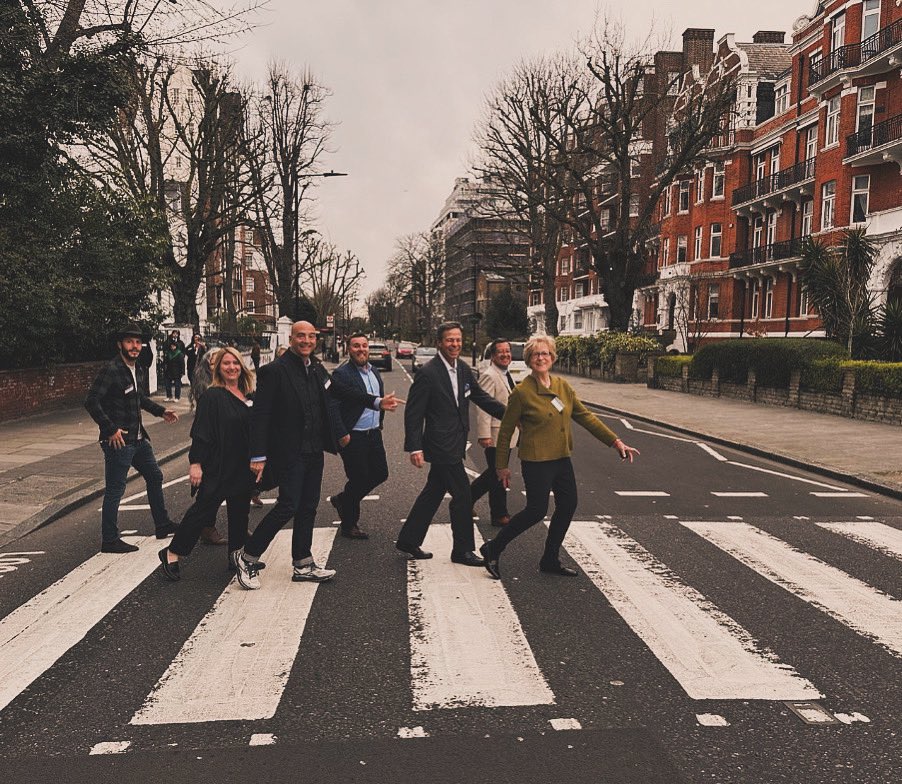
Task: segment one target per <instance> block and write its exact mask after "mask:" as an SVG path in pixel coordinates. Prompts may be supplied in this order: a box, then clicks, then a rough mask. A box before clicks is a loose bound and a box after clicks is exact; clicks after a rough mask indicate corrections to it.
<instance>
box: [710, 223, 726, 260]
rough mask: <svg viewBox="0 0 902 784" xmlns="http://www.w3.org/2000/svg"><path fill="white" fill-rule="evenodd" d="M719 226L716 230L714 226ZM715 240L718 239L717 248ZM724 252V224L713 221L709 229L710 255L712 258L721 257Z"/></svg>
mask: <svg viewBox="0 0 902 784" xmlns="http://www.w3.org/2000/svg"><path fill="white" fill-rule="evenodd" d="M715 226H717V230H716V231H715V229H714V227H715ZM714 240H717V248H715V247H714ZM721 253H723V224H722V223H716V222H715V223H712V224H711V229H710V231H709V239H708V256H709V258H712V259H719V258H720V256H721Z"/></svg>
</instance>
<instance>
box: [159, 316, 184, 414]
mask: <svg viewBox="0 0 902 784" xmlns="http://www.w3.org/2000/svg"><path fill="white" fill-rule="evenodd" d="M185 359H186V357H185V344H184V343H183V342H182V340H181V339H180V338H179V331H178V330H177V329H174V330H172V332H170V333H169V339H168V340H167V341H166V345H165V347H164V348H163V373H164V374H165V376H166V400H167V402H168V401H171V400H180V399H181V397H182V376H184V375H185Z"/></svg>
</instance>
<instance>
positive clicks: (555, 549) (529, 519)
mask: <svg viewBox="0 0 902 784" xmlns="http://www.w3.org/2000/svg"><path fill="white" fill-rule="evenodd" d="M523 358H524V360H525V361H526V364H527V365H528V366H529V368H530V369H531V370H532V373H531V374H530V375H528V376H527V377H526V378H524V379H523V380H522V381H521V382H520V383H519V384H517V386H516V387H515V388H514V389H513V391H512V392H511V394H510V399H509V400H508V403H507V410H506V411H505V413H504V418H503V419H502V420H501V429H500V431H499V433H498V445H497V448H496V453H495V467H496V470H497V472H498V479H500V480H501V482H502V483H503V484H504V486H505V487H507V486H508V485H509V484H510V469H509V468H508V461H509V459H510V441H511V436H512V435H513V432H514V428H517V427H519V429H520V441H519V444H518V447H517V448H518V449H519V454H520V464H521V470H522V472H523V483H524V484H525V485H526V507H525V508H524V509H523V510H522V511H521V512H518V513H517V514H515V515H514V516H513V517H512V518H511V520H510V522H509V523H508V524H507V525H506V526H505V527H504V528H502V529H501V531H500V532H499V534H498V536H496V537H495V538H494V539H492V540H490V541H488V542H486V543H485V544H484V545H483V546H482V547H481V548H480V552H481V553H482V556H483V558H485V566H486V569H487V570H488V572H489V574H490V575H491V576H492V577H494V578H495V579H496V580H500V579H501V570H500V567H499V565H498V560H499V558H500V556H501V553H502V552H503V551H504V548H505V547H507V545H508V544H510V542H511V541H512V540H513V539H514V538H516V537H517V536H519V535H520V534H521V533H523V532H524V531H525V530H526V529H528V528H530V527H531V526H533V525H535V524H536V523H538V522H539V521H540V520H542V519H543V518H544V517H545V513H546V512H547V511H548V498H549V495H551V494H554V514H553V515H552V516H551V523H550V525H549V527H548V537H547V538H546V540H545V552H544V553H543V554H542V559H541V560H540V561H539V569H541V571H543V572H549V573H551V574H559V575H563V576H566V577H575V576H576V575H577V572H576V570H575V569H571V568H570V567H568V566H564V565H563V564H561V558H560V550H561V544H563V541H564V537H565V536H566V534H567V529H568V528H569V527H570V522H571V520H573V514H574V513H575V512H576V502H577V492H576V476H575V475H574V473H573V463H572V462H571V460H570V454H571V452H572V451H573V434H572V432H571V427H570V423H571V420H575V421H576V422H577V424H579V425H581V426H582V427H584V428H585V429H586V430H588V431H589V432H590V433H591V434H592V435H593V436H595V437H596V438H597V439H598V440H599V441H602V442H604V443H605V444H607V445H608V446H609V447H614V448H615V449H616V450H617V452H618V453H619V454H620V457H621V459H622V460H629V461H630V462H632V461H633V457H634V456H635V455H638V454H639V452H638V450H636V449H633V448H632V447H630V446H627V445H626V444H624V443H623V441H621V440H620V439H619V438H618V437H617V435H616V434H615V433H614V432H613V431H611V430H610V429H609V428H608V427H607V426H606V425H605V424H604V423H603V422H602V421H601V420H600V419H598V417H596V416H595V415H594V414H592V412H591V411H589V410H588V409H587V408H586V407H585V406H584V405H583V403H582V401H581V400H580V399H579V398H578V397H577V396H576V393H575V392H574V391H573V388H572V387H571V386H570V385H569V384H568V383H567V382H566V381H565V380H564V379H562V378H560V377H559V376H552V375H551V368H552V366H553V365H554V361H555V359H556V358H557V352H556V351H555V346H554V338H551V337H547V336H545V335H537V336H536V337H533V338H531V339H530V340H529V341H528V342H527V344H526V346H525V348H524V349H523Z"/></svg>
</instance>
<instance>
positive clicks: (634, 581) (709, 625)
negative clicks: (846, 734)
mask: <svg viewBox="0 0 902 784" xmlns="http://www.w3.org/2000/svg"><path fill="white" fill-rule="evenodd" d="M684 525H685V523H684ZM564 545H565V547H566V548H567V551H568V552H569V553H570V555H571V556H572V557H573V558H574V560H575V561H576V562H577V563H578V564H579V565H580V566H581V567H582V568H583V570H584V571H585V572H586V575H587V576H588V577H589V579H590V580H592V582H593V583H594V584H595V585H596V587H597V588H598V589H599V590H600V591H601V592H602V593H603V594H604V595H605V597H607V600H608V601H609V602H610V603H611V605H613V607H614V609H616V610H617V612H618V613H620V616H621V617H622V618H623V619H624V620H625V621H626V623H627V624H628V625H629V627H630V628H631V629H632V630H633V632H635V634H636V635H638V636H639V638H640V639H641V640H642V641H643V642H644V643H645V644H646V645H647V646H648V647H649V648H650V649H651V651H652V653H654V655H655V656H657V657H658V660H659V661H660V662H661V663H662V664H663V665H664V666H665V667H666V668H667V669H668V670H669V671H670V673H671V675H673V677H674V678H676V680H677V681H679V683H680V685H681V686H682V687H683V689H684V690H685V691H686V693H687V694H688V695H689V696H690V697H691V698H692V699H696V700H742V699H745V700H792V699H811V698H814V697H818V696H820V693H819V692H818V690H817V689H816V688H815V687H814V686H813V685H812V684H811V683H809V682H808V681H807V680H805V679H804V678H802V677H801V676H800V675H799V674H798V673H797V672H796V671H795V670H794V669H793V668H792V667H790V666H789V665H787V664H783V663H781V662H780V661H779V659H778V658H777V656H776V655H775V654H774V653H773V652H771V651H769V650H766V649H764V648H763V647H762V646H760V645H759V644H758V643H757V642H756V641H755V640H754V639H753V638H752V635H751V634H749V632H748V631H746V629H744V628H743V627H742V626H740V625H739V624H738V623H737V622H736V621H734V620H733V619H732V618H730V617H729V616H728V615H726V614H725V613H723V612H721V611H720V610H719V609H718V608H717V607H715V606H714V605H713V604H712V603H711V602H709V601H708V600H707V599H706V598H705V597H704V596H703V595H702V594H700V593H699V592H698V591H696V590H695V589H694V588H691V587H690V586H688V585H686V584H684V583H683V582H682V581H681V580H680V578H679V577H678V576H677V575H676V574H674V573H673V572H672V571H671V570H670V569H668V568H667V567H666V566H665V565H664V564H663V563H661V562H660V561H659V560H658V559H657V558H655V557H654V556H653V555H652V554H651V553H649V552H648V551H647V550H646V549H645V548H644V547H642V546H641V545H640V544H639V543H638V542H636V541H634V540H633V539H631V538H630V537H628V536H627V535H626V534H625V533H623V532H622V531H620V530H619V529H618V528H616V527H615V526H613V525H611V524H609V523H594V522H573V523H572V524H571V526H570V531H569V532H568V534H567V538H566V540H565V542H564Z"/></svg>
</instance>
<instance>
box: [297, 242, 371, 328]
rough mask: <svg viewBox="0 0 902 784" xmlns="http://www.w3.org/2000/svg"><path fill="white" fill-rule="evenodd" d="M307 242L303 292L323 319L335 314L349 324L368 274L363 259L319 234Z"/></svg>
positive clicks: (343, 322)
mask: <svg viewBox="0 0 902 784" xmlns="http://www.w3.org/2000/svg"><path fill="white" fill-rule="evenodd" d="M305 245H306V246H307V249H306V252H305V257H306V259H307V264H306V266H305V269H304V275H303V279H302V286H303V290H304V292H305V293H306V294H307V296H308V298H309V300H310V301H311V302H312V303H313V306H314V308H316V312H317V315H318V316H319V318H320V320H324V319H325V317H326V316H328V315H335V316H338V318H339V321H340V322H341V323H342V324H343V325H344V326H345V327H347V325H348V323H349V322H350V319H351V312H352V310H353V309H354V305H355V303H356V302H357V298H358V297H359V295H360V286H361V284H362V283H363V279H364V277H365V273H364V271H363V267H362V266H361V264H360V260H359V259H358V258H357V256H355V255H354V254H353V253H351V251H339V250H338V248H336V247H335V246H334V245H331V244H329V243H328V242H323V241H322V240H321V239H320V238H319V237H310V238H308V239H307V241H306V243H305Z"/></svg>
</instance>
